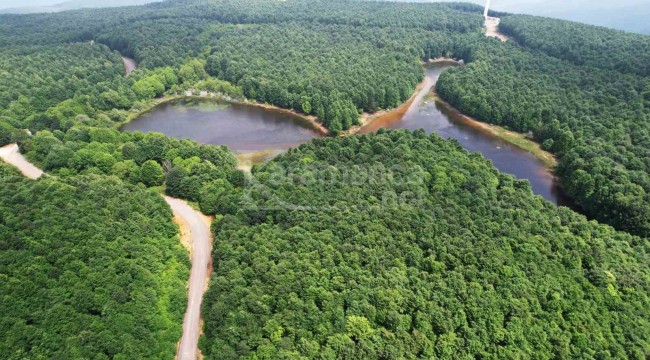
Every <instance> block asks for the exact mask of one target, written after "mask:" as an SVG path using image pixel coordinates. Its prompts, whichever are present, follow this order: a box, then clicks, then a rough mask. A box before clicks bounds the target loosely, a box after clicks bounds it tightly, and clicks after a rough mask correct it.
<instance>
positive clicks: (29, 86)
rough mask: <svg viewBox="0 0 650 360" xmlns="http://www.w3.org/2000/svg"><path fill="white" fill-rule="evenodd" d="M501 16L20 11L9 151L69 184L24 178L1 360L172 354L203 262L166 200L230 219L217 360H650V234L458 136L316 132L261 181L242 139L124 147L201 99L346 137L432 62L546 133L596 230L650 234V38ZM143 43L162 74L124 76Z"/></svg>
mask: <svg viewBox="0 0 650 360" xmlns="http://www.w3.org/2000/svg"><path fill="white" fill-rule="evenodd" d="M480 10H481V8H480V7H478V6H476V5H470V4H457V3H446V4H422V3H419V4H414V3H392V2H374V1H354V0H334V1H324V0H288V1H275V0H260V1H249V0H211V1H202V0H170V1H164V2H161V3H155V4H150V5H146V6H142V7H134V8H129V9H124V8H114V9H104V10H101V11H97V10H79V11H72V12H65V13H57V14H32V15H22V16H19V15H0V145H5V144H8V143H12V142H18V143H19V145H20V148H21V151H22V152H24V153H25V154H26V156H27V157H28V158H29V159H30V160H31V161H33V162H35V163H36V164H37V165H39V166H40V167H42V168H43V169H44V170H46V171H47V172H48V173H50V174H51V175H52V177H51V178H46V179H41V180H39V181H36V182H28V181H23V180H22V179H21V178H20V177H18V176H17V175H16V174H15V173H14V172H13V171H12V170H11V169H10V168H8V167H6V166H0V185H2V193H1V194H0V234H1V235H2V236H1V237H0V259H2V261H0V278H2V279H3V281H2V282H0V287H1V288H2V290H1V291H2V294H3V296H4V298H3V302H2V305H1V306H2V312H1V314H2V322H0V324H2V326H0V327H1V330H0V331H3V336H2V339H3V340H2V342H0V357H2V358H9V359H22V358H97V359H106V358H108V359H137V358H172V357H173V353H174V344H175V343H176V341H177V340H178V338H179V336H180V321H181V320H180V318H181V315H180V314H181V312H182V307H183V305H184V303H183V298H184V291H183V290H184V285H185V281H184V280H185V279H186V276H187V260H186V255H185V254H183V252H182V249H181V248H180V247H179V245H178V240H177V238H176V237H175V233H176V228H175V227H174V226H173V225H172V223H171V212H170V210H169V208H168V207H167V206H166V205H165V204H164V202H163V201H162V199H161V198H160V196H159V195H158V194H156V193H154V192H153V191H148V190H146V188H153V189H155V190H156V191H157V192H165V193H166V194H168V195H171V196H175V197H179V198H183V199H186V200H190V201H193V202H195V203H196V204H197V205H198V206H199V207H200V209H201V210H202V211H203V212H204V213H206V214H215V215H216V219H217V220H216V222H215V224H214V232H215V236H216V242H215V248H214V254H213V255H214V256H213V257H214V266H215V269H216V272H215V274H214V275H213V278H212V282H211V286H210V290H209V293H208V295H207V298H206V304H205V308H204V316H205V320H206V328H205V335H206V336H205V337H204V339H203V340H202V344H201V347H202V349H203V351H204V354H205V355H206V358H210V359H213V358H214V359H216V358H219V359H222V358H247V359H255V358H257V359H262V358H264V359H275V358H322V359H336V358H346V359H354V358H357V359H366V358H384V359H392V358H449V359H451V358H454V359H455V358H579V357H584V358H636V359H643V358H647V357H648V356H650V355H649V354H650V333H649V331H650V330H649V329H650V324H648V321H650V315H649V313H648V310H647V309H648V308H649V306H650V299H649V295H648V294H649V293H650V286H649V284H648V279H650V276H649V275H650V269H649V266H650V264H649V263H648V258H649V257H648V252H649V250H650V248H649V246H650V245H648V242H647V239H643V238H641V237H635V236H633V235H630V234H627V233H623V232H618V231H616V230H614V229H612V228H610V227H608V226H605V225H601V224H598V223H597V222H588V221H587V220H586V219H585V218H584V217H583V216H581V215H578V214H576V213H574V212H572V211H571V210H569V209H567V208H558V207H555V206H553V205H551V204H550V203H548V202H546V201H544V200H543V199H541V198H539V197H535V196H533V195H532V194H531V191H530V187H529V185H528V183H526V182H525V181H518V180H515V179H514V178H512V177H510V176H506V175H503V174H500V173H498V171H497V170H495V169H494V168H493V167H492V166H491V165H490V164H489V162H487V161H486V160H484V159H483V158H482V157H481V156H480V155H478V154H470V153H467V152H465V151H464V150H462V149H461V148H460V146H459V145H458V144H457V143H455V142H453V141H443V140H442V139H440V138H438V137H436V136H431V137H427V136H425V135H424V134H423V133H422V132H415V133H408V132H402V131H398V132H382V133H380V134H378V135H365V136H354V137H346V138H336V139H324V140H315V141H313V142H312V143H310V144H307V145H303V146H301V147H300V148H299V149H294V150H290V151H289V152H288V153H287V154H285V155H283V156H281V157H279V158H277V159H275V160H273V161H271V162H270V163H267V164H264V165H262V166H260V167H257V168H254V169H253V174H252V175H250V176H245V175H244V173H243V172H241V171H238V170H236V168H235V167H236V165H237V161H236V158H235V157H234V155H233V154H232V153H231V152H230V151H229V150H228V149H226V148H224V147H216V146H208V145H202V144H198V143H196V142H193V141H189V140H179V139H172V138H169V137H166V136H164V135H161V134H146V135H145V134H141V133H134V134H129V133H122V132H120V131H118V130H117V128H118V127H119V125H120V124H122V123H123V122H125V121H128V120H129V119H130V118H131V117H132V116H134V115H135V114H137V113H138V112H139V111H142V110H146V109H147V108H149V107H150V106H151V105H152V104H154V103H156V101H158V100H156V99H157V98H160V97H162V96H173V95H178V94H182V93H183V92H184V91H185V90H188V89H193V90H205V91H211V92H215V93H219V94H220V95H222V96H223V97H225V98H227V99H231V100H242V99H248V100H253V101H258V102H267V103H271V104H274V105H277V106H280V107H284V108H289V109H293V110H296V111H298V112H302V113H305V114H311V115H316V116H317V117H318V118H320V120H321V121H323V123H324V124H325V125H326V126H327V127H328V128H329V129H330V130H331V132H332V134H338V133H339V132H341V131H343V130H346V129H348V128H349V127H350V126H351V125H353V124H355V123H357V122H358V119H359V118H358V116H359V114H361V113H362V112H364V111H367V112H373V111H376V110H379V109H384V108H390V107H394V106H396V105H398V104H399V103H401V102H403V101H404V100H405V99H407V98H408V97H409V96H410V95H411V94H412V92H413V90H414V89H415V87H416V84H417V83H418V82H419V81H420V80H421V79H422V77H423V70H422V68H421V66H420V63H421V61H426V60H428V59H430V58H435V57H439V56H449V57H456V58H462V59H464V60H465V62H466V64H467V65H465V66H461V67H455V68H453V69H449V70H446V71H445V72H444V73H443V74H442V75H441V78H440V81H439V83H438V88H437V91H438V93H439V94H440V96H441V97H443V98H444V99H446V100H447V101H449V102H450V103H452V104H453V105H454V106H455V107H457V108H458V109H460V110H461V111H462V112H463V113H465V114H468V115H471V116H475V117H477V118H478V119H480V120H483V121H486V122H490V123H496V124H499V125H503V126H507V127H509V128H512V129H515V130H518V131H521V132H524V133H529V135H530V136H532V137H533V138H534V139H536V140H537V141H539V142H540V143H541V144H542V145H543V147H544V149H547V150H549V151H552V152H553V153H555V154H556V155H557V156H558V157H559V160H560V165H559V167H558V169H557V173H558V175H559V176H560V179H561V181H562V183H563V185H564V188H565V190H566V191H567V192H568V193H569V195H571V197H572V198H573V199H574V200H575V201H576V202H577V203H578V205H580V206H581V207H582V209H583V210H584V211H585V212H586V213H587V214H588V215H590V216H592V217H594V218H596V219H598V220H600V221H603V222H607V223H609V224H611V225H614V226H615V227H616V228H618V229H619V230H626V231H629V232H631V233H634V234H637V235H641V236H643V237H648V236H650V178H649V175H648V174H649V172H650V160H649V159H650V128H649V125H648V124H650V112H649V110H648V109H650V77H649V74H648V63H649V61H648V56H649V55H648V54H649V53H650V50H648V37H643V36H640V35H633V34H627V33H623V32H618V31H611V30H607V29H602V28H598V27H592V26H586V25H579V24H574V23H568V22H560V21H555V20H552V19H542V18H533V17H525V16H515V15H508V16H504V18H503V22H502V24H501V30H502V31H504V32H506V33H507V34H508V35H509V36H510V37H511V38H512V39H514V41H509V42H507V43H501V42H499V41H497V40H495V39H487V38H485V36H484V35H483V34H482V24H483V19H482V17H481V15H480ZM501 15H506V14H501ZM92 40H94V41H95V42H94V45H91V41H92ZM118 52H119V53H122V54H124V55H127V56H130V57H133V58H135V59H136V60H137V61H138V62H139V69H138V70H136V71H135V72H133V73H132V74H131V75H130V76H128V77H125V76H124V67H123V64H122V61H121V59H120V54H119V53H118ZM24 129H29V130H31V132H32V133H33V135H29V133H28V132H26V131H24ZM91 282H92V283H91ZM116 284H117V285H116Z"/></svg>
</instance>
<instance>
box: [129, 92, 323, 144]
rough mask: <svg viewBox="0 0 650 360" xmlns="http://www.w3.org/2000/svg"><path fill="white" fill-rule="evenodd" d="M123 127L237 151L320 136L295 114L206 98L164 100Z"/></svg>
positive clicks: (295, 142) (297, 142)
mask: <svg viewBox="0 0 650 360" xmlns="http://www.w3.org/2000/svg"><path fill="white" fill-rule="evenodd" d="M122 130H124V131H142V132H152V131H155V132H161V133H163V134H165V135H168V136H172V137H175V138H180V139H184V138H190V139H193V140H196V141H198V142H200V143H204V144H213V145H226V146H228V147H229V148H230V149H231V150H233V151H234V152H237V153H250V152H256V151H261V150H269V149H278V150H286V149H289V148H291V147H296V146H298V145H300V144H302V143H305V142H307V141H309V140H310V139H312V138H314V137H322V136H323V135H321V133H320V132H318V131H317V130H316V129H315V128H314V127H313V126H312V125H311V124H309V123H308V122H306V121H305V120H304V119H302V118H300V117H298V116H296V115H292V114H288V113H286V112H282V111H275V110H270V109H263V108H259V107H254V106H248V105H240V104H229V103H225V102H221V101H216V100H207V99H206V100H199V99H182V100H176V101H171V102H166V103H163V104H161V105H158V106H157V107H155V108H154V109H153V110H152V111H150V112H148V113H146V114H144V115H143V116H141V117H139V118H137V119H134V120H133V121H132V122H130V123H129V124H127V125H125V126H124V127H123V128H122Z"/></svg>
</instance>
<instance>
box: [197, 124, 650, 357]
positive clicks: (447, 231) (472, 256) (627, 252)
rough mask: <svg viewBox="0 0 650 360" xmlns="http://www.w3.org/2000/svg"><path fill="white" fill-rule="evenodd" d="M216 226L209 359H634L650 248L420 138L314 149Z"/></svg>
mask: <svg viewBox="0 0 650 360" xmlns="http://www.w3.org/2000/svg"><path fill="white" fill-rule="evenodd" d="M249 184H250V186H249V187H247V189H246V191H245V194H244V195H243V196H242V199H244V200H243V201H242V202H241V204H240V206H239V207H237V208H234V209H233V210H234V211H231V212H228V213H226V214H225V216H223V217H222V218H221V219H220V220H219V221H218V222H216V224H215V226H214V230H215V236H216V239H217V242H216V246H215V249H214V255H213V257H214V259H213V260H214V264H215V266H216V267H215V272H214V274H213V276H212V279H211V285H210V289H209V291H208V294H207V295H206V304H205V311H204V314H205V320H206V327H205V333H206V338H205V339H204V341H203V345H202V348H203V350H204V353H205V354H206V356H207V357H208V358H212V359H217V358H218V359H280V358H295V359H299V358H300V359H302V358H304V359H415V358H427V359H430V358H438V359H459V358H489V359H492V358H494V359H496V358H539V359H550V358H583V357H584V358H631V359H644V358H646V357H647V356H648V353H649V351H650V323H648V321H649V317H648V306H650V296H649V294H650V283H649V282H648V279H650V278H649V275H650V264H649V263H648V256H650V254H649V251H650V244H649V243H648V242H647V241H646V240H643V239H640V238H637V237H634V236H631V235H629V234H625V233H621V232H616V231H615V230H613V229H612V228H610V227H607V226H604V225H599V224H597V223H595V222H588V221H587V220H586V219H585V218H584V217H583V216H581V215H577V214H576V213H574V212H572V211H571V210H569V209H567V208H562V207H559V208H558V207H556V206H553V205H551V204H550V203H548V202H546V201H544V200H542V199H541V198H539V197H535V196H533V195H532V193H531V190H530V186H529V184H528V183H527V182H525V181H519V180H516V179H514V178H513V177H511V176H509V175H504V174H500V173H498V171H497V170H496V169H494V168H493V167H492V165H491V164H490V163H489V162H488V161H486V160H484V159H483V158H482V157H481V156H480V155H478V154H472V153H468V152H466V151H465V150H463V149H462V148H460V146H459V145H458V144H457V143H455V142H454V141H445V140H442V139H440V138H439V137H438V136H436V135H432V136H429V137H428V136H426V135H424V133H423V132H415V133H410V132H406V131H392V132H383V131H380V134H378V135H364V136H355V137H348V138H337V139H324V140H314V141H313V142H312V143H309V144H306V145H302V146H301V147H300V148H298V149H294V150H290V151H289V152H288V153H287V154H285V155H282V156H280V157H279V158H276V159H274V160H272V161H271V162H270V163H267V164H265V165H263V166H261V167H259V168H257V169H255V170H254V172H253V177H252V178H251V179H250V180H249Z"/></svg>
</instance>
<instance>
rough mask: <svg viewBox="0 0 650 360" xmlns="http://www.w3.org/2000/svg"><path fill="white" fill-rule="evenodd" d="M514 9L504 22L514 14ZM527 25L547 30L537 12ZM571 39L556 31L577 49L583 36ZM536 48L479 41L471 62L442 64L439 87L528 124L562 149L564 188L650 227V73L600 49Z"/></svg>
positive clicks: (610, 219) (487, 111) (506, 121)
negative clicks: (581, 57) (578, 52)
mask: <svg viewBox="0 0 650 360" xmlns="http://www.w3.org/2000/svg"><path fill="white" fill-rule="evenodd" d="M509 18H510V17H508V18H506V19H505V20H504V23H505V24H510V20H508V19H509ZM538 21H544V20H538ZM548 21H549V22H550V23H551V24H553V23H554V22H555V20H548ZM517 24H519V26H524V25H523V24H528V23H523V22H522V23H517ZM507 26H509V25H507ZM526 26H528V25H526ZM575 26H576V28H577V29H579V30H583V31H586V30H585V29H587V30H588V29H591V31H592V33H591V34H590V35H589V36H594V37H596V36H598V34H599V33H600V32H602V31H605V30H602V29H600V28H597V27H587V26H583V25H575ZM525 31H526V32H525V33H528V34H540V36H539V37H537V36H535V37H536V38H539V39H544V36H543V35H541V33H543V32H544V31H543V27H542V26H541V25H540V26H537V22H531V25H530V27H526V30H525ZM576 31H577V30H576ZM608 31H609V35H610V36H616V35H618V34H621V35H622V36H621V38H620V39H619V40H620V42H621V43H622V44H626V43H625V41H626V39H627V38H633V39H636V40H635V41H636V42H637V43H639V42H644V41H645V42H647V41H648V37H647V36H643V35H633V34H625V33H622V32H618V31H614V30H611V31H610V30H608ZM538 32H539V33H538ZM510 34H511V36H512V33H510ZM528 36H531V35H528ZM585 36H587V35H585ZM515 38H517V36H516V35H515ZM556 38H557V36H556ZM571 39H572V38H571V37H567V38H566V39H565V40H557V41H558V42H559V43H560V42H561V41H564V42H565V45H564V46H568V47H575V48H577V49H579V48H580V46H581V45H576V43H573V42H572V40H571ZM542 41H543V40H539V42H540V43H542ZM549 41H551V40H549ZM610 42H613V40H611V41H610ZM525 44H527V42H525ZM577 44H580V43H577ZM628 45H630V44H628ZM540 46H541V45H540ZM588 46H589V45H587V44H585V45H584V47H588ZM602 46H603V47H606V46H607V43H603V45H602ZM532 48H533V49H528V48H526V47H521V46H517V45H516V44H512V43H507V44H499V43H497V42H495V41H491V42H486V43H483V44H481V45H480V46H478V47H475V50H474V52H473V61H472V62H471V63H470V64H468V65H467V66H464V67H459V68H454V69H450V70H448V71H446V72H445V73H443V74H442V76H441V77H440V80H439V82H438V84H437V90H438V93H439V94H440V95H441V96H442V97H443V98H444V99H445V100H447V101H449V102H450V103H451V104H452V105H454V106H455V107H457V108H458V109H460V110H461V111H462V112H463V113H465V114H468V115H470V116H474V117H476V118H478V119H480V120H483V121H486V122H490V123H494V124H499V125H505V126H508V127H510V128H512V129H515V130H517V131H520V132H524V133H527V132H530V133H531V134H532V136H534V138H535V139H536V140H537V141H538V142H539V143H541V144H542V146H543V147H544V148H546V149H548V150H550V151H552V152H553V153H555V154H556V155H558V157H559V159H560V165H559V167H558V169H557V173H558V175H560V179H561V181H562V183H563V185H564V188H565V190H566V192H567V193H568V194H569V195H570V196H571V197H572V198H573V199H574V201H576V202H577V203H578V204H579V205H580V206H581V207H582V209H583V210H584V211H585V212H587V213H588V214H589V215H590V216H593V217H594V218H596V219H599V220H601V221H604V222H607V223H610V224H612V225H614V226H616V227H618V228H620V229H625V230H628V231H631V232H633V233H636V234H640V235H643V236H649V235H650V176H649V175H648V174H649V173H650V77H648V76H641V75H640V74H639V73H635V71H624V72H622V71H623V70H625V69H622V68H621V71H619V70H617V69H618V68H619V67H618V66H617V65H616V64H613V63H611V64H610V63H607V62H606V60H602V61H601V62H597V61H596V58H594V59H593V60H590V62H591V63H590V64H589V65H580V63H583V62H580V61H577V60H575V59H573V58H572V57H571V56H570V55H569V54H568V53H567V52H564V53H562V55H558V57H560V58H556V57H553V56H550V55H546V54H545V53H542V52H540V51H539V49H538V46H536V45H534V46H532ZM619 48H620V49H619V50H616V51H618V52H617V56H619V57H620V59H633V58H638V56H637V55H636V54H637V50H636V48H635V47H634V46H631V47H629V48H626V47H625V46H624V45H619ZM609 49H610V51H615V50H613V48H612V47H611V46H610V48H609ZM625 49H628V50H629V51H625ZM549 53H550V54H551V55H553V52H552V51H549ZM583 53H584V54H585V58H588V56H589V54H591V55H593V53H590V52H589V51H587V50H585V51H584V52H583ZM648 53H650V52H649V51H646V54H648ZM594 56H595V55H594ZM603 56H604V57H602V59H608V58H609V55H607V56H605V55H603ZM573 61H575V63H574V62H573ZM629 63H630V64H633V63H634V62H633V61H632V62H629ZM644 65H646V66H647V62H646V64H644ZM636 69H637V70H639V69H640V68H636Z"/></svg>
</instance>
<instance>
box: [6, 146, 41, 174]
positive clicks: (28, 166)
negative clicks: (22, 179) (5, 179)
mask: <svg viewBox="0 0 650 360" xmlns="http://www.w3.org/2000/svg"><path fill="white" fill-rule="evenodd" d="M0 159H2V160H3V161H4V162H6V163H7V164H11V165H13V166H15V167H17V168H18V170H20V172H21V173H23V175H25V176H26V177H28V178H30V179H32V180H36V179H38V178H39V177H41V176H43V171H42V170H41V169H39V168H37V167H36V166H34V165H33V164H32V163H30V162H29V161H28V160H27V159H25V157H24V156H23V154H21V153H20V151H19V150H18V145H17V144H9V145H6V146H3V147H1V148H0Z"/></svg>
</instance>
